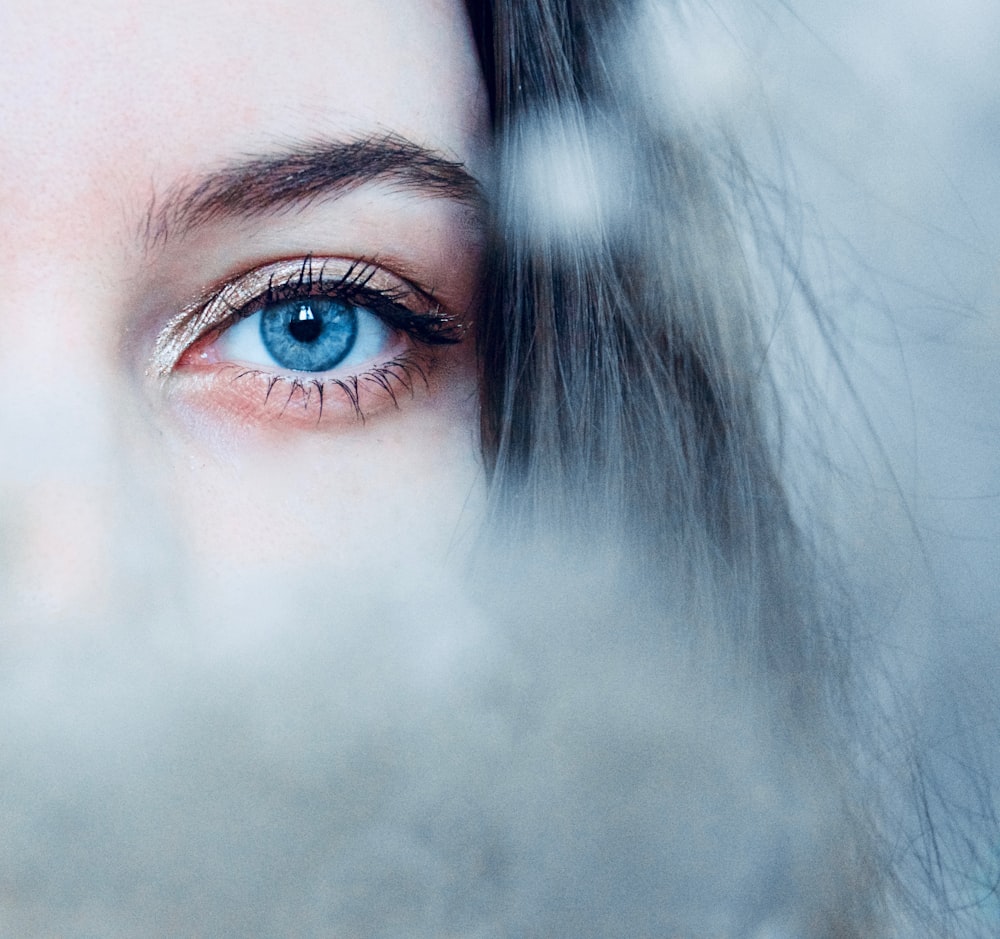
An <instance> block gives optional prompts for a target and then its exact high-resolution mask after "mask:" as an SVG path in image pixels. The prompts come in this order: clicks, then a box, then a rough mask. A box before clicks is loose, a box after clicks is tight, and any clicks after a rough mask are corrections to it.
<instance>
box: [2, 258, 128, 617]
mask: <svg viewBox="0 0 1000 939" xmlns="http://www.w3.org/2000/svg"><path fill="white" fill-rule="evenodd" d="M3 266H4V268H5V269H4V270H2V271H0V283H3V284H5V285H6V286H5V289H4V290H2V291H0V337H2V338H0V624H2V625H3V626H5V627H8V628H9V627H11V626H13V627H14V628H15V630H16V628H17V625H18V624H19V623H20V624H23V625H24V626H26V627H29V628H35V627H37V626H38V625H39V624H40V623H41V622H43V621H44V622H49V623H51V622H52V621H53V620H60V621H66V620H68V619H73V620H79V619H90V618H92V617H93V616H95V615H96V616H100V615H101V614H102V613H103V612H104V610H105V609H106V608H107V606H108V604H109V603H110V601H111V593H112V590H113V583H114V580H115V569H116V566H117V564H118V561H117V560H116V558H115V556H114V554H115V551H114V542H115V540H116V536H115V528H116V525H117V521H116V519H117V517H118V516H119V515H120V511H119V507H118V506H117V504H116V501H117V499H118V498H119V495H118V494H119V493H120V491H121V487H120V481H121V480H122V479H123V478H125V477H126V476H127V469H126V464H127V462H128V459H129V454H128V452H127V447H126V446H125V440H124V438H123V436H122V435H121V434H119V433H117V432H116V427H115V412H116V410H117V406H118V404H120V399H121V395H122V390H123V374H122V370H121V363H120V361H119V359H120V356H119V353H118V348H119V345H120V344H119V343H118V342H117V337H116V333H117V330H118V329H119V328H120V327H119V326H117V325H116V324H117V323H118V322H119V318H118V315H117V314H118V311H117V309H116V306H117V305H118V304H119V303H120V300H117V299H116V297H115V296H114V291H113V289H112V288H111V286H110V285H111V283H112V281H111V279H110V278H108V277H107V276H104V277H100V276H98V275H97V273H96V272H97V271H98V270H99V268H100V265H98V264H97V262H96V260H94V259H87V258H86V257H79V256H78V257H76V258H67V257H65V256H63V257H62V258H60V257H59V256H58V255H57V254H56V253H55V252H54V251H53V250H51V249H50V248H49V247H48V246H42V247H39V246H37V245H32V244H31V242H30V240H27V239H26V240H25V241H23V242H22V243H21V247H20V249H19V250H18V251H17V252H15V253H8V254H7V257H6V258H5V261H4V265H3ZM105 274H106V271H105Z"/></svg>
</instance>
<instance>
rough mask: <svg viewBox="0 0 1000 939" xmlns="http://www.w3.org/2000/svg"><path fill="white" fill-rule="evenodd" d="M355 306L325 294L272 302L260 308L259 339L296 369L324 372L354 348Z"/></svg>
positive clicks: (280, 360)
mask: <svg viewBox="0 0 1000 939" xmlns="http://www.w3.org/2000/svg"><path fill="white" fill-rule="evenodd" d="M357 337H358V316H357V313H356V311H355V308H354V307H351V306H346V305H344V304H343V303H338V302H337V301H336V300H329V299H325V298H322V297H311V298H309V299H305V300H286V301H283V302H280V303H272V304H270V305H269V306H266V307H264V309H263V310H261V311H260V338H261V342H263V343H264V347H265V348H266V349H267V351H268V353H269V354H270V355H271V356H272V357H273V358H274V360H275V362H277V363H278V364H279V365H281V366H282V367H284V368H288V369H293V370H295V371H297V372H325V371H327V370H328V369H331V368H333V367H334V366H335V365H338V364H339V363H340V362H341V361H343V360H344V358H346V356H347V354H348V353H349V352H350V351H351V349H352V348H353V347H354V344H355V342H356V341H357Z"/></svg>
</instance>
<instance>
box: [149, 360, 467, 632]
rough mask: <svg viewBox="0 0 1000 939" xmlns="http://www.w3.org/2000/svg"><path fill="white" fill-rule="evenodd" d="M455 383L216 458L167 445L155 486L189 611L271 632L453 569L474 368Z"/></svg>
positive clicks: (459, 545)
mask: <svg viewBox="0 0 1000 939" xmlns="http://www.w3.org/2000/svg"><path fill="white" fill-rule="evenodd" d="M450 378H451V381H450V382H449V383H447V389H446V390H444V391H442V392H441V393H438V394H435V395H431V396H428V397H426V398H424V399H423V400H422V401H420V402H402V403H401V407H400V410H399V411H398V412H395V411H393V412H390V413H388V414H384V415H380V416H378V417H377V418H375V419H373V420H371V421H369V422H367V423H365V424H360V423H357V424H355V425H353V426H351V427H349V428H345V429H344V430H343V431H342V432H339V433H336V434H308V433H301V432H295V433H289V434H278V435H273V434H266V435H263V436H257V437H251V438H242V439H239V440H233V441H230V442H229V443H227V444H226V445H225V446H224V447H223V448H221V452H220V449H219V448H210V447H208V446H207V445H206V441H204V440H201V439H199V438H198V437H183V438H181V439H179V440H177V441H175V442H174V444H173V445H172V450H173V454H172V456H171V459H170V461H169V463H170V465H171V466H172V467H173V468H172V470H171V472H170V474H169V477H168V478H167V479H165V480H164V484H165V485H167V486H169V487H170V488H171V490H172V492H170V493H168V494H167V496H166V498H167V499H168V501H171V502H172V503H173V504H174V505H176V506H177V507H179V511H178V512H177V514H176V516H175V522H174V528H175V540H176V541H178V542H179V543H182V544H183V545H184V549H183V550H184V555H185V558H186V563H187V565H188V570H187V572H186V578H185V579H186V584H187V590H188V591H189V593H190V594H191V596H190V603H189V608H190V609H192V610H194V611H196V614H195V615H197V616H198V618H199V619H202V618H203V619H204V620H205V621H206V622H211V623H215V624H221V623H225V622H232V623H234V624H235V623H238V622H242V623H243V624H244V625H246V624H247V621H248V620H257V621H258V623H259V624H260V625H261V626H262V627H263V628H268V629H269V628H271V627H272V625H273V624H274V623H276V622H280V623H287V622H288V620H289V618H296V617H300V616H303V615H307V616H309V617H313V616H314V614H316V613H317V611H321V612H322V615H323V616H324V618H326V619H330V620H333V619H337V618H338V613H337V610H338V609H342V605H343V601H344V598H345V597H346V596H347V595H350V596H351V597H353V598H354V599H353V600H352V603H353V604H355V605H360V607H361V608H367V607H370V606H371V604H372V603H373V602H374V601H378V602H380V603H381V602H385V601H386V599H387V598H388V597H390V596H392V597H396V598H397V600H398V602H400V603H406V602H407V595H408V593H409V586H408V585H412V584H414V583H425V582H427V581H428V580H429V579H430V580H435V579H439V578H440V577H442V576H446V577H447V576H450V572H451V571H452V570H453V569H455V568H460V567H461V566H462V565H463V563H464V561H465V558H466V556H467V552H468V547H469V546H470V543H471V540H472V538H473V537H475V535H476V533H477V531H478V527H479V523H480V521H481V518H482V514H483V513H482V504H483V497H484V491H485V484H484V475H483V471H482V465H481V461H480V459H479V455H478V444H477V436H476V424H477V402H476V397H475V392H474V385H473V381H472V375H471V369H462V370H461V371H456V373H454V374H452V375H451V376H450ZM460 378H461V380H459V379H460ZM415 404H417V405H418V406H414V405H415ZM407 405H409V406H407ZM394 602H395V601H394ZM339 615H344V614H342V613H341V614H339ZM351 618H352V619H353V618H355V616H354V614H353V613H352V614H351Z"/></svg>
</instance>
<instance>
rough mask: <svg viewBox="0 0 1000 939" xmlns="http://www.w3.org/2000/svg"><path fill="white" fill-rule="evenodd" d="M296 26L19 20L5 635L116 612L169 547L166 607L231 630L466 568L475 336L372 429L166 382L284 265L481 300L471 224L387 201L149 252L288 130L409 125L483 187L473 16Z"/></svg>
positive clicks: (405, 10)
mask: <svg viewBox="0 0 1000 939" xmlns="http://www.w3.org/2000/svg"><path fill="white" fill-rule="evenodd" d="M234 16H235V18H234ZM289 19H290V14H289V11H288V10H287V9H286V8H285V7H283V6H281V5H275V4H269V3H263V2H259V3H250V4H241V5H240V6H239V9H238V11H237V10H235V9H234V8H233V6H232V5H231V4H226V3H221V2H219V3H213V2H209V3H207V4H206V3H198V4H197V5H194V4H190V5H185V4H179V5H169V6H168V5H165V4H160V3H152V2H151V3H145V4H132V5H129V6H128V8H127V9H123V8H122V6H121V5H118V4H111V3H106V4H98V5H97V6H94V5H88V6H87V9H86V10H84V9H83V8H80V7H78V6H76V5H72V4H61V3H54V4H48V5H47V6H46V7H44V8H43V9H42V11H41V12H39V9H38V7H37V6H34V5H32V6H30V8H29V6H28V5H25V4H20V3H13V4H4V6H3V10H2V11H0V32H2V34H3V35H4V36H5V37H6V39H5V51H4V55H3V56H2V57H0V88H4V89H7V91H5V92H4V94H3V96H2V97H0V126H2V127H3V128H4V133H3V134H2V135H0V278H2V281H3V283H4V290H3V293H2V296H0V324H2V330H3V332H2V335H3V337H4V340H3V342H2V343H0V438H2V439H3V440H4V441H5V442H6V445H5V447H4V448H3V454H2V456H0V483H2V504H0V513H5V514H6V516H7V519H8V525H7V526H6V528H7V532H8V534H7V536H6V537H8V538H13V537H15V536H14V535H12V534H11V533H13V532H16V533H17V534H16V538H17V539H18V541H19V543H20V544H21V545H23V546H25V547H24V550H21V551H14V550H11V549H10V544H12V542H9V543H8V546H7V550H5V551H4V570H3V574H2V577H3V580H4V586H5V587H6V588H7V589H5V590H4V591H3V596H4V599H3V601H0V602H2V603H3V605H4V610H5V613H6V616H5V619H6V621H7V623H8V635H13V634H15V633H18V632H20V633H23V634H24V635H29V634H30V635H32V636H36V637H37V636H43V635H46V634H49V633H51V632H52V631H59V630H61V629H63V628H65V624H66V622H67V621H68V620H81V621H84V620H88V621H89V620H91V619H93V620H95V621H100V620H102V619H107V618H111V619H114V618H115V617H116V616H117V615H119V611H118V610H117V609H116V606H115V602H116V601H115V598H116V596H119V595H120V594H121V592H122V591H126V592H127V591H129V590H132V589H134V587H135V580H136V566H137V565H136V563H135V562H136V558H141V557H143V556H144V554H147V555H148V557H149V558H150V559H151V563H150V566H148V567H146V568H144V567H143V565H142V564H139V565H138V568H139V569H140V570H141V571H142V576H141V577H140V579H141V580H142V581H143V587H142V589H143V590H144V591H145V592H146V595H147V596H148V597H149V598H150V599H149V600H148V602H149V603H153V604H155V605H156V606H157V607H158V608H160V609H163V608H167V607H169V605H170V604H171V603H174V602H176V598H177V597H178V596H180V595H183V596H184V597H186V601H185V610H187V613H186V614H185V615H188V616H190V615H192V614H191V611H192V610H194V611H199V612H197V613H196V614H194V615H198V616H201V617H203V618H204V619H205V620H206V622H209V623H210V622H212V621H215V620H217V619H218V618H219V617H221V616H225V615H226V612H225V611H226V610H227V604H229V603H230V602H231V599H232V595H233V592H234V591H235V592H236V593H238V594H239V596H240V599H241V604H240V605H241V607H243V608H245V610H252V609H253V607H254V603H253V601H252V598H253V596H254V593H255V591H258V590H259V591H265V590H266V592H267V594H268V604H267V605H268V608H269V609H272V608H274V607H275V606H278V607H280V606H281V604H280V603H277V604H276V603H275V601H276V599H277V598H276V597H275V592H276V591H279V592H280V591H281V590H282V589H283V588H282V583H283V582H287V585H288V587H287V589H288V597H287V604H286V608H287V610H288V615H289V616H290V617H294V616H295V615H296V604H297V603H298V594H297V591H296V589H295V587H294V585H295V584H297V583H298V582H299V580H300V579H301V577H302V576H303V572H304V571H305V570H306V569H308V571H309V577H308V579H309V580H310V581H311V582H312V583H322V584H325V585H327V588H328V590H329V592H330V593H331V594H333V595H335V594H336V592H337V590H336V585H337V584H338V583H349V584H351V585H352V587H357V585H358V584H359V583H370V584H372V587H373V591H375V592H377V590H378V586H377V585H378V584H379V583H380V581H381V580H383V579H384V578H387V577H390V576H393V577H397V578H398V577H399V576H400V574H399V572H400V571H401V570H405V569H406V567H407V566H408V565H410V566H414V567H415V568H416V569H417V570H419V571H423V570H424V569H425V568H427V569H437V570H441V569H444V568H445V567H446V565H453V566H454V565H456V564H460V562H461V557H462V554H461V552H460V551H459V552H458V553H457V554H456V553H455V550H454V549H455V544H456V539H458V540H461V537H462V536H463V534H462V533H464V534H468V532H469V531H471V530H473V529H474V527H475V519H476V517H477V512H478V510H477V508H476V506H477V505H478V502H479V499H480V496H481V492H482V488H483V481H482V471H481V467H480V463H479V458H478V453H477V440H476V431H475V428H476V391H475V367H474V361H473V351H472V348H471V343H465V344H464V345H461V346H457V347H449V348H448V349H447V350H435V351H434V353H433V355H430V356H429V357H428V358H426V359H424V360H422V361H423V362H424V364H423V366H422V368H423V370H424V371H425V372H426V376H425V377H426V380H425V379H424V378H423V377H420V376H415V378H414V380H412V381H411V384H412V392H411V391H409V390H407V389H406V388H405V387H399V388H396V389H395V393H396V395H397V398H398V405H399V406H398V409H397V408H395V407H382V408H380V409H378V413H377V414H375V415H374V416H372V417H371V418H370V419H368V420H367V421H365V422H364V423H362V422H360V421H358V420H357V419H355V418H353V417H352V416H351V414H349V413H348V410H349V409H346V408H344V407H342V406H338V404H337V402H336V401H332V400H327V402H326V404H325V410H326V411H328V412H329V417H328V416H326V415H325V416H324V420H323V422H322V424H319V423H317V422H316V421H313V420H312V417H311V416H310V419H309V420H304V419H302V415H301V414H298V413H296V414H293V415H292V417H293V419H292V420H290V421H283V420H282V419H281V414H280V410H281V409H280V408H278V407H277V406H275V404H274V400H276V398H275V396H274V395H272V399H274V400H269V402H268V404H267V405H266V406H265V404H264V400H263V398H264V395H259V396H258V397H259V399H260V400H259V403H258V402H257V398H253V397H252V395H251V391H252V389H248V388H241V389H240V394H241V397H240V398H239V400H238V401H236V400H235V399H233V397H232V396H233V394H234V390H233V388H235V386H233V388H231V387H227V381H223V380H221V379H220V380H218V381H215V382H214V383H212V382H206V383H204V384H202V385H200V386H198V387H196V388H195V389H194V390H193V391H192V390H191V389H188V390H186V391H184V393H178V392H177V389H176V388H174V387H173V385H172V384H171V380H170V378H169V377H168V378H167V379H166V380H164V381H160V380H158V379H155V380H154V377H152V376H151V375H150V374H149V368H148V356H149V353H150V351H151V348H152V345H153V343H154V342H155V336H156V333H157V330H158V329H160V328H162V326H163V324H164V323H165V322H166V320H167V319H169V317H170V316H172V315H174V314H176V313H177V311H178V309H180V308H181V307H182V306H183V305H184V303H186V302H188V301H189V300H190V298H191V297H192V296H194V295H197V294H198V292H199V291H202V290H204V289H205V287H206V285H208V284H211V283H214V282H217V281H218V280H219V279H221V278H224V277H226V276H228V275H229V274H231V273H232V272H233V271H234V270H241V269H245V268H246V267H249V266H251V265H253V264H257V263H263V262H268V261H273V260H275V259H282V258H289V257H290V258H294V257H298V256H300V255H301V256H304V255H308V254H316V255H329V256H336V257H347V258H350V257H366V258H369V257H390V258H393V259H395V260H397V261H398V262H399V263H400V265H402V266H405V267H406V274H407V276H410V275H412V276H414V277H417V278H420V279H422V281H423V282H424V283H426V284H427V285H429V286H430V287H431V288H432V289H433V290H434V291H435V293H436V295H439V296H440V297H441V298H442V301H443V302H446V303H448V304H451V305H452V306H454V307H455V308H456V309H459V310H461V311H462V312H465V311H466V310H467V309H468V307H469V305H470V304H471V303H472V298H473V294H474V290H475V279H476V272H477V264H478V260H479V256H478V249H477V248H476V238H475V233H474V232H470V229H469V223H468V218H467V213H465V212H464V211H463V210H461V209H459V208H457V207H455V206H452V205H449V204H447V203H446V202H444V201H443V200H436V201H435V200H429V199H426V198H424V197H421V196H420V195H418V194H406V195H400V194H399V193H393V192H391V191H388V190H387V189H385V188H384V187H382V188H379V187H362V188H361V189H359V190H356V191H354V192H352V193H350V194H349V195H348V196H346V197H345V198H343V199H338V200H335V201H320V202H319V203H317V204H315V205H312V206H310V207H309V208H307V209H305V210H302V211H298V210H296V211H290V212H289V211H286V212H283V213H280V214H277V215H275V216H274V217H264V218H260V219H254V220H253V221H252V222H246V221H238V220H234V219H218V220H215V221H213V222H212V223H211V224H208V225H205V226H202V227H201V228H199V229H198V230H196V231H194V232H192V233H190V234H189V235H187V236H185V237H184V238H178V239H170V238H168V239H167V240H166V241H165V242H164V243H163V244H159V245H157V246H156V248H155V250H153V251H152V252H150V253H148V254H147V253H144V245H143V244H142V239H141V238H140V233H141V231H142V226H143V223H144V219H145V217H146V214H147V213H148V211H149V208H150V201H151V199H152V200H154V204H155V200H157V199H162V198H163V197H164V196H165V194H167V193H169V192H170V191H171V188H172V187H175V186H177V185H179V184H182V183H184V182H186V181H187V180H189V179H190V178H191V177H192V175H194V174H197V173H201V172H206V171H209V170H211V169H214V168H217V167H218V165H220V164H221V163H224V162H225V161H229V160H234V159H238V158H240V157H245V156H246V155H247V154H254V153H266V152H267V150H268V148H269V147H272V146H274V145H275V144H276V143H278V144H284V143H287V142H289V141H294V140H296V139H305V140H310V139H314V138H315V137H316V136H318V135H319V136H327V137H330V138H334V139H336V138H341V137H345V138H347V137H351V136H356V135H359V134H367V133H381V132H386V131H388V132H393V133H398V134H401V135H404V136H406V137H408V138H410V139H412V140H414V141H416V142H418V143H420V144H421V145H424V146H428V147H432V148H434V149H436V150H438V151H441V152H442V153H444V154H446V155H447V156H448V157H449V158H451V159H456V160H459V161H462V162H465V163H467V165H468V168H469V170H470V172H472V173H473V174H475V173H476V165H475V163H476V156H477V154H481V153H482V151H483V149H484V140H485V120H486V117H485V115H486V104H485V96H484V92H483V90H482V84H481V80H480V77H479V73H478V65H477V62H476V58H475V52H474V49H473V46H472V41H471V38H470V36H469V34H468V27H467V23H466V21H465V14H464V10H463V9H462V7H461V5H460V4H459V3H457V2H438V0H433V2H432V0H374V2H366V3H365V4H356V3H349V2H338V0H334V2H333V3H330V2H326V0H324V2H323V3H321V4H320V3H315V4H309V3H306V4H305V5H302V4H299V5H297V6H296V8H295V12H294V23H290V22H289ZM303 24H308V28H306V29H303ZM470 235H471V237H470ZM36 313H37V314H38V315H35V314H36ZM227 396H228V397H227ZM285 397H286V398H288V400H285V401H283V403H284V405H285V410H286V411H294V410H295V409H297V408H301V407H302V406H303V403H304V402H302V401H301V400H293V399H294V398H295V396H294V395H292V396H288V395H286V396H285ZM300 397H302V396H300ZM315 397H316V396H313V399H315ZM327 397H328V398H330V397H332V395H331V394H329V393H328V394H327ZM340 404H341V405H342V404H343V402H341V403H340ZM315 406H316V402H315V400H312V401H311V403H310V404H309V407H311V408H315ZM311 413H312V412H310V415H311ZM53 492H56V493H58V498H49V496H47V495H46V493H53ZM164 556H167V557H170V558H173V559H174V561H176V565H175V566H174V567H173V568H171V573H169V574H168V573H166V570H165V569H164V572H163V573H162V574H161V575H159V576H158V575H157V574H156V573H155V572H154V571H155V569H156V567H157V565H159V564H160V563H161V561H162V558H163V557H164ZM286 569H287V571H288V572H289V576H288V577H287V578H285V579H284V580H283V577H282V573H281V572H282V571H283V570H286ZM390 572H395V573H392V574H391V573H390ZM414 576H416V577H420V576H423V575H422V574H420V573H415V574H414ZM234 585H237V586H234ZM129 615H131V614H129ZM136 628H137V629H141V628H142V626H141V624H137V626H136Z"/></svg>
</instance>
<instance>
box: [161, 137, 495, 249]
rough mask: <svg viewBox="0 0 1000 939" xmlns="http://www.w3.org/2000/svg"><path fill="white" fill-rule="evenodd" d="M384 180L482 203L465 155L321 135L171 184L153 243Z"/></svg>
mask: <svg viewBox="0 0 1000 939" xmlns="http://www.w3.org/2000/svg"><path fill="white" fill-rule="evenodd" d="M373 182H386V183H390V184H392V185H394V186H396V187H398V188H399V189H403V190H411V191H416V192H418V193H421V194H423V195H426V196H430V197H433V198H444V199H453V200H457V201H459V202H464V203H466V204H467V205H469V206H470V207H472V208H474V209H477V210H478V209H481V208H482V206H483V204H484V197H483V193H482V189H481V188H480V186H479V183H478V182H477V181H476V179H475V177H473V176H472V175H471V174H470V173H469V172H468V171H467V170H466V169H465V167H464V165H463V164H462V163H459V162H456V161H454V160H450V159H448V158H447V157H445V156H444V155H442V154H440V153H437V152H435V151H433V150H429V149H427V148H426V147H422V146H420V145H419V144H416V143H413V142H412V141H410V140H407V139H406V138H405V137H401V136H398V135H396V134H383V135H379V136H368V137H361V138H358V139H354V140H345V141H336V140H335V141H329V140H317V141H306V142H302V143H298V144H295V145H294V146H292V147H290V148H287V149H285V150H283V151H280V152H276V153H273V154H268V155H265V156H251V157H249V158H247V159H244V160H241V161H238V162H236V163H233V164H231V165H229V166H225V167H223V168H222V169H219V170H216V171H213V172H211V173H208V174H207V175H205V176H203V177H200V178H199V179H197V180H195V181H194V182H193V183H188V184H183V185H180V186H178V187H176V188H175V189H173V190H171V191H170V192H169V193H168V194H167V195H166V196H165V197H164V198H163V200H162V201H159V202H158V201H157V200H156V199H155V198H154V199H153V201H151V202H150V205H149V207H148V209H147V212H146V216H145V221H144V226H143V228H144V231H143V236H144V240H145V242H146V244H147V247H150V248H152V247H154V246H155V245H157V244H162V243H163V242H165V241H166V240H167V238H168V235H169V236H173V235H174V234H175V233H178V232H184V231H188V230H190V229H191V228H195V227H197V226H199V225H203V224H205V223H207V222H211V221H214V220H216V219H217V218H220V217H223V216H242V217H244V218H252V217H255V216H260V215H264V214H267V213H269V212H274V211H277V210H280V209H282V208H287V207H289V206H292V205H308V204H309V203H310V202H314V201H316V200H317V199H321V198H325V197H329V196H333V195H337V194H340V193H342V192H345V191H347V190H350V189H353V188H355V187H357V186H361V185H364V184H365V183H373Z"/></svg>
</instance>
